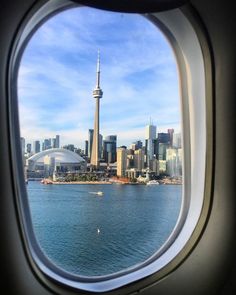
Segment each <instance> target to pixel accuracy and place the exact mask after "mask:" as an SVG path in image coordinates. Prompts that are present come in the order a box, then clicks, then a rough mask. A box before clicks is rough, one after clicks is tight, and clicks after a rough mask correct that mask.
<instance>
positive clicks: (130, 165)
mask: <svg viewBox="0 0 236 295" xmlns="http://www.w3.org/2000/svg"><path fill="white" fill-rule="evenodd" d="M102 96H103V92H102V90H101V88H100V56H99V54H98V60H97V75H96V87H95V89H94V91H93V97H94V99H95V116H94V129H89V130H88V139H87V140H86V141H85V147H84V150H82V149H80V148H77V147H75V146H74V144H67V145H65V146H63V147H62V148H60V136H59V135H56V137H55V138H47V139H44V140H43V141H42V142H40V141H39V140H36V141H34V143H33V147H32V145H31V144H30V143H27V144H26V145H25V139H24V138H23V137H22V138H21V149H22V154H23V155H22V156H23V160H24V164H25V170H26V174H27V176H26V177H36V178H37V177H48V176H52V175H53V176H54V178H55V177H56V176H55V175H57V176H58V175H62V174H86V173H87V174H89V173H90V174H91V173H93V174H96V177H98V176H100V177H103V178H104V177H107V178H108V177H112V176H113V177H117V178H127V179H130V180H134V181H142V179H149V177H150V176H152V177H153V178H156V177H159V176H165V175H166V176H170V177H175V178H178V177H181V176H182V139H181V134H180V133H174V129H168V130H167V132H166V133H157V128H156V126H155V125H153V123H151V122H150V124H149V125H147V126H146V128H145V138H144V142H142V141H141V140H137V141H136V142H133V143H132V144H131V145H130V147H127V146H120V147H118V148H117V135H115V134H112V135H107V136H106V137H105V138H104V139H103V136H102V134H100V129H99V125H100V124H99V120H100V118H99V114H100V99H101V98H102Z"/></svg>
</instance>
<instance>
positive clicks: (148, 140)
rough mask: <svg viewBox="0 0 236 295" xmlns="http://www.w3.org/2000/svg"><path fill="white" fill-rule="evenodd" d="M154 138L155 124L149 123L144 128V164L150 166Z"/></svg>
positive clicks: (152, 156)
mask: <svg viewBox="0 0 236 295" xmlns="http://www.w3.org/2000/svg"><path fill="white" fill-rule="evenodd" d="M155 139H156V126H154V125H152V124H150V125H147V126H146V130H145V145H146V164H147V167H150V165H151V161H152V160H153V158H154V140H155Z"/></svg>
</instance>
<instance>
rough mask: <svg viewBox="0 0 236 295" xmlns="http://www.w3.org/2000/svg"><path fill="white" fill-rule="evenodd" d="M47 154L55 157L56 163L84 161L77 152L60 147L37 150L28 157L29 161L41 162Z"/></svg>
mask: <svg viewBox="0 0 236 295" xmlns="http://www.w3.org/2000/svg"><path fill="white" fill-rule="evenodd" d="M45 156H49V157H53V158H55V162H56V163H60V164H62V163H71V164H72V163H81V162H85V160H84V159H83V158H82V157H81V156H80V155H78V154H76V153H74V152H72V151H69V150H66V149H60V148H54V149H48V150H45V151H42V152H39V153H37V154H35V155H33V156H31V157H30V158H28V160H29V161H33V162H36V163H43V162H44V157H45Z"/></svg>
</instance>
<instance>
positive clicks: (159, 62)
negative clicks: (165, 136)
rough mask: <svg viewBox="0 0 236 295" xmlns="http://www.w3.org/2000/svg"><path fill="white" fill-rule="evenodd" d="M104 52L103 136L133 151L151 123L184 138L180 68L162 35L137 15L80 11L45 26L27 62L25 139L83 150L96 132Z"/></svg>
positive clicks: (22, 100) (22, 80) (22, 86)
mask: <svg viewBox="0 0 236 295" xmlns="http://www.w3.org/2000/svg"><path fill="white" fill-rule="evenodd" d="M86 15H87V16H89V17H85V16H86ZM58 32H60V34H61V35H63V39H65V40H66V42H63V44H61V42H60V38H59V34H58ZM78 32H79V33H78ZM85 33H86V34H85ZM107 36H108V37H107ZM64 37H65V38H64ZM120 43H122V46H117V44H120ZM137 45H139V46H137ZM98 48H100V51H101V55H102V57H101V59H102V65H103V66H102V85H103V92H104V97H103V100H102V102H101V120H100V122H101V123H100V124H101V127H100V132H101V133H102V134H103V135H104V136H106V135H110V134H117V135H118V146H119V145H122V144H124V145H127V144H129V143H130V142H133V141H135V140H138V139H141V140H143V139H144V130H143V126H144V125H147V124H148V121H149V118H150V117H152V119H153V123H154V124H155V125H156V126H157V132H165V131H166V130H167V129H168V128H174V129H175V130H176V132H178V131H180V110H179V90H178V76H177V69H176V62H175V58H174V55H173V52H172V49H171V48H170V46H169V44H168V43H167V41H166V40H165V38H164V36H163V35H162V33H160V32H159V30H158V29H157V28H156V27H155V26H154V25H153V24H152V23H151V22H149V21H148V20H146V19H145V18H144V17H142V16H139V15H123V14H120V13H111V12H102V11H99V10H96V9H91V8H74V9H71V10H68V11H65V12H63V13H60V14H58V15H56V16H55V17H53V18H52V19H50V20H49V21H48V22H46V23H45V24H44V25H43V26H42V27H41V28H40V29H39V30H38V31H37V32H36V34H35V35H34V36H33V38H32V39H31V41H30V42H29V44H28V46H27V48H26V51H25V53H24V55H23V58H22V61H21V65H20V70H19V78H18V85H19V87H18V97H19V109H20V125H21V136H22V137H25V138H28V139H29V141H30V142H33V141H34V140H37V139H38V137H45V138H46V137H51V136H52V135H53V134H60V135H61V140H62V144H61V145H65V144H68V143H74V144H75V145H76V146H79V147H82V148H83V147H84V141H85V140H86V139H87V131H88V129H91V128H93V117H94V111H93V110H94V101H93V97H92V95H91V93H92V90H93V89H94V86H95V83H96V81H95V78H94V72H95V70H96V59H97V49H98ZM52 53H53V54H52ZM91 110H92V111H91ZM39 135H41V136H39Z"/></svg>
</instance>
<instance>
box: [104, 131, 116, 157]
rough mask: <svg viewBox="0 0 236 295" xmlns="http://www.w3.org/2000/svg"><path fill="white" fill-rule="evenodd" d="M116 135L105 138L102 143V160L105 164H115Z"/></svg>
mask: <svg viewBox="0 0 236 295" xmlns="http://www.w3.org/2000/svg"><path fill="white" fill-rule="evenodd" d="M116 142H117V136H116V135H109V136H106V138H105V140H104V141H103V159H104V161H105V162H106V163H114V162H116Z"/></svg>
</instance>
